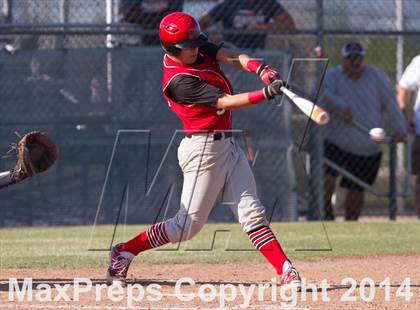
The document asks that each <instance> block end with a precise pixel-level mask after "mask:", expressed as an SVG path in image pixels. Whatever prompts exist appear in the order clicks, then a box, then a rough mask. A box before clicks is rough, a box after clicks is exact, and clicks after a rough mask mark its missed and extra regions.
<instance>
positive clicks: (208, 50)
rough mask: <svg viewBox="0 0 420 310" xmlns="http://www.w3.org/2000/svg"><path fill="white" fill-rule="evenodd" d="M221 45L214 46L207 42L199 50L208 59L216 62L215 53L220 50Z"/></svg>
mask: <svg viewBox="0 0 420 310" xmlns="http://www.w3.org/2000/svg"><path fill="white" fill-rule="evenodd" d="M221 47H222V46H221V45H216V44H214V43H211V42H207V43H206V44H204V45H203V46H202V47H201V48H200V49H201V50H202V51H203V52H204V53H205V54H206V55H207V56H209V57H210V58H212V59H214V60H216V56H217V52H218V51H219V49H220V48H221Z"/></svg>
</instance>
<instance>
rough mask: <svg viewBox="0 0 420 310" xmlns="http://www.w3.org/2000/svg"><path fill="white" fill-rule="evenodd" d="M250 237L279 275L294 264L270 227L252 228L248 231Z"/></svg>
mask: <svg viewBox="0 0 420 310" xmlns="http://www.w3.org/2000/svg"><path fill="white" fill-rule="evenodd" d="M248 238H249V240H251V242H252V245H253V246H254V247H255V248H256V249H257V250H258V251H260V253H261V254H262V255H264V257H265V258H266V259H267V260H268V261H269V262H270V264H271V265H272V266H273V267H274V268H275V269H276V271H277V274H278V275H281V274H283V272H284V271H285V270H287V269H288V268H290V267H291V266H292V265H291V263H290V261H289V260H288V259H287V257H286V254H284V252H283V249H282V248H281V246H280V243H279V242H278V241H277V239H276V236H274V234H273V232H272V231H271V229H270V227H268V226H263V227H260V228H257V229H254V230H252V231H250V232H248Z"/></svg>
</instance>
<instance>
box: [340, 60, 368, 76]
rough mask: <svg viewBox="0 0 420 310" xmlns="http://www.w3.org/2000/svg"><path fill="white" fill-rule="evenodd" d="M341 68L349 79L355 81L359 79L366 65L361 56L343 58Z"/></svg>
mask: <svg viewBox="0 0 420 310" xmlns="http://www.w3.org/2000/svg"><path fill="white" fill-rule="evenodd" d="M341 66H342V68H343V71H344V73H345V74H346V75H347V77H348V78H349V79H352V80H357V79H359V78H360V77H361V75H362V73H363V70H364V69H365V66H366V64H365V60H364V57H362V56H357V57H350V58H347V57H343V58H342V60H341Z"/></svg>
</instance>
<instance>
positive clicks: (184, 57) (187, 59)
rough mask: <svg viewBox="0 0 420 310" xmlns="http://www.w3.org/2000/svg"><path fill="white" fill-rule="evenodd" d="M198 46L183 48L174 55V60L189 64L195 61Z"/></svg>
mask: <svg viewBox="0 0 420 310" xmlns="http://www.w3.org/2000/svg"><path fill="white" fill-rule="evenodd" d="M197 56H198V47H193V48H183V49H182V50H181V53H180V54H179V55H177V56H175V61H178V62H180V63H183V64H186V65H191V64H193V63H195V62H196V61H197Z"/></svg>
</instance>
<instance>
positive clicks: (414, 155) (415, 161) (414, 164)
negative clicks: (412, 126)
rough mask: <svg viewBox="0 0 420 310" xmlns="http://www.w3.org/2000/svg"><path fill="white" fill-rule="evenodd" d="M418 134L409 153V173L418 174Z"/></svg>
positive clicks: (419, 139)
mask: <svg viewBox="0 0 420 310" xmlns="http://www.w3.org/2000/svg"><path fill="white" fill-rule="evenodd" d="M419 158H420V135H416V138H415V140H414V142H413V149H412V153H411V169H412V171H411V174H413V175H417V176H420V160H419Z"/></svg>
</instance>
